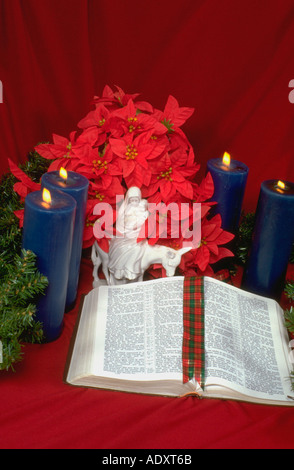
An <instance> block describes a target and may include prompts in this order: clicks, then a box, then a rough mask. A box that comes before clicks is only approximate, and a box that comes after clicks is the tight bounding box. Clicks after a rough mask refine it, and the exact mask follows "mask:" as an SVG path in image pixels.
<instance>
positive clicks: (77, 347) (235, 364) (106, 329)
mask: <svg viewBox="0 0 294 470" xmlns="http://www.w3.org/2000/svg"><path fill="white" fill-rule="evenodd" d="M203 283H204V319H205V320H204V323H205V328H204V338H203V341H204V351H205V354H204V357H205V361H204V362H205V381H204V386H203V387H201V386H200V384H199V383H198V382H197V380H195V378H191V379H190V380H189V381H187V382H186V383H184V381H183V361H182V345H183V284H184V278H183V277H171V278H161V279H157V280H152V281H145V282H137V283H130V284H125V285H122V286H101V287H97V288H95V289H93V290H92V291H91V292H90V293H89V294H87V295H86V296H85V299H84V303H83V307H82V311H81V316H80V319H79V323H78V328H77V332H76V336H75V338H74V344H73V348H72V350H71V353H70V360H69V366H68V368H67V370H66V378H65V380H66V382H67V383H70V384H72V385H77V386H88V387H97V388H104V389H112V390H119V391H126V392H137V393H145V394H155V395H166V396H175V397H178V396H183V395H186V394H197V395H200V396H203V397H215V398H226V399H236V400H243V401H251V402H256V403H266V404H279V405H294V393H293V392H292V390H291V382H290V374H291V369H292V367H291V362H290V348H289V338H288V333H287V330H286V328H285V326H284V319H283V311H282V309H281V308H280V306H279V305H278V303H277V302H275V301H274V300H272V299H267V298H264V297H261V296H258V295H254V294H251V293H248V292H245V291H243V290H241V289H238V288H236V287H234V286H231V285H229V284H226V283H224V282H221V281H218V280H215V279H213V278H210V277H204V278H203Z"/></svg>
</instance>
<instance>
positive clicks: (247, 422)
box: [0, 259, 294, 449]
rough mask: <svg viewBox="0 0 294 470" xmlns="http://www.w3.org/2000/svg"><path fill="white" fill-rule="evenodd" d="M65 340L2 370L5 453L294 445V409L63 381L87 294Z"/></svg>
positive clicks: (85, 286) (68, 320)
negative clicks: (128, 391) (137, 392)
mask: <svg viewBox="0 0 294 470" xmlns="http://www.w3.org/2000/svg"><path fill="white" fill-rule="evenodd" d="M91 282H92V267H91V263H90V261H89V260H86V259H83V261H82V266H81V276H80V286H79V294H78V301H77V305H76V307H75V308H74V309H73V310H72V311H71V312H68V313H66V314H65V320H64V328H63V332H62V334H61V336H60V337H59V338H58V339H57V340H56V341H53V342H51V343H47V344H25V345H24V348H23V360H22V362H21V363H19V364H18V365H17V366H16V371H15V372H13V371H9V372H4V371H2V372H1V373H0V396H1V414H0V447H1V448H3V449H4V448H5V449H9V448H10V449H16V448H18V449H19V448H23V449H32V448H33V449H34V448H35V449H36V448H38V449H56V448H64V449H209V448H214V449H216V448H221V449H225V448H246V449H248V448H293V447H294V432H293V429H294V409H293V408H289V407H277V406H265V405H257V404H250V403H243V402H234V401H230V400H217V399H199V398H196V397H185V398H168V397H161V396H159V397H157V396H148V395H139V394H130V393H123V392H115V391H106V390H98V389H90V388H83V387H73V386H71V385H68V384H66V383H65V382H64V380H63V375H64V370H65V365H66V360H67V356H68V350H69V346H70V341H71V338H72V335H73V331H74V327H75V324H76V320H77V316H78V309H79V308H78V307H79V305H78V304H79V301H80V298H81V295H83V294H85V293H87V292H88V291H89V290H90V289H91Z"/></svg>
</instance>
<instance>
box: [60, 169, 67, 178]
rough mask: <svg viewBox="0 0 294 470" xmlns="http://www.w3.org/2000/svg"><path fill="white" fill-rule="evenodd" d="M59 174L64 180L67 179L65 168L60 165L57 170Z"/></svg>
mask: <svg viewBox="0 0 294 470" xmlns="http://www.w3.org/2000/svg"><path fill="white" fill-rule="evenodd" d="M59 176H61V178H63V179H64V180H67V171H66V169H65V168H63V167H61V168H60V170H59Z"/></svg>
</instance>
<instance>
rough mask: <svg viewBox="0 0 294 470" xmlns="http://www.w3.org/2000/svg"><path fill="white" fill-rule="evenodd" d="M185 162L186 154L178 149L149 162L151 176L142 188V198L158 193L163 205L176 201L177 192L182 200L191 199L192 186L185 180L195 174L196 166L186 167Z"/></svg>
mask: <svg viewBox="0 0 294 470" xmlns="http://www.w3.org/2000/svg"><path fill="white" fill-rule="evenodd" d="M186 160H187V155H186V152H185V151H183V150H182V149H181V148H179V149H178V150H177V151H175V152H173V153H170V154H167V153H166V154H165V156H164V157H163V158H160V159H158V160H157V161H153V160H152V161H150V168H151V170H152V173H153V174H152V177H151V180H150V184H149V186H148V187H146V188H145V187H144V188H143V192H144V197H147V198H148V197H150V196H153V195H154V194H155V193H156V192H157V191H159V192H160V194H161V199H162V200H163V201H164V202H165V203H168V202H172V201H174V200H177V192H178V193H180V194H181V195H182V196H183V197H184V198H188V199H192V198H193V186H192V183H191V182H190V181H189V180H188V179H187V178H192V177H193V176H194V175H195V174H196V172H197V171H198V165H192V166H190V167H188V166H186V165H185V163H184V162H186ZM183 163H184V164H183Z"/></svg>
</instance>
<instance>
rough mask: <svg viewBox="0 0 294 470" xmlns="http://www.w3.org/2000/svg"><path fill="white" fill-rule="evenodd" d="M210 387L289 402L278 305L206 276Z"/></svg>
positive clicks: (208, 374) (285, 358) (283, 331)
mask: <svg viewBox="0 0 294 470" xmlns="http://www.w3.org/2000/svg"><path fill="white" fill-rule="evenodd" d="M204 286H205V367H206V377H207V380H206V386H207V388H206V390H207V392H208V393H209V385H215V384H218V385H221V386H224V387H228V388H229V389H233V390H235V391H237V392H240V393H242V394H246V395H249V396H250V397H255V398H260V399H271V400H281V401H284V400H286V397H287V395H288V394H289V393H291V392H290V388H291V386H290V380H289V376H290V368H289V362H288V360H287V347H286V346H287V332H286V329H285V328H284V326H283V324H282V319H281V313H280V310H281V309H280V308H279V306H278V304H277V303H276V302H275V301H273V300H271V299H266V298H264V297H261V296H257V295H254V294H250V293H248V292H245V291H243V290H241V289H237V288H235V287H233V286H230V285H228V284H224V283H221V282H220V281H216V280H214V279H211V278H205V280H204Z"/></svg>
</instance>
